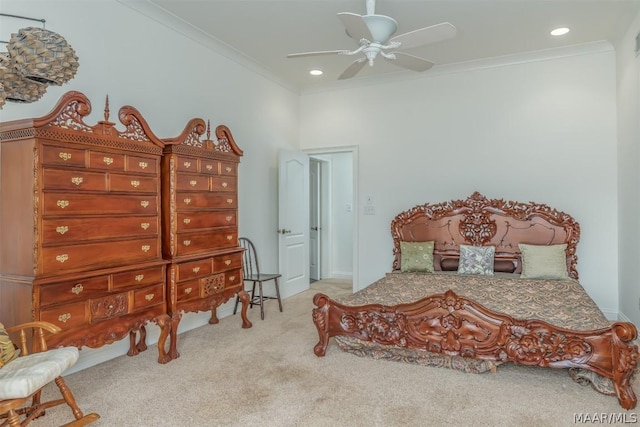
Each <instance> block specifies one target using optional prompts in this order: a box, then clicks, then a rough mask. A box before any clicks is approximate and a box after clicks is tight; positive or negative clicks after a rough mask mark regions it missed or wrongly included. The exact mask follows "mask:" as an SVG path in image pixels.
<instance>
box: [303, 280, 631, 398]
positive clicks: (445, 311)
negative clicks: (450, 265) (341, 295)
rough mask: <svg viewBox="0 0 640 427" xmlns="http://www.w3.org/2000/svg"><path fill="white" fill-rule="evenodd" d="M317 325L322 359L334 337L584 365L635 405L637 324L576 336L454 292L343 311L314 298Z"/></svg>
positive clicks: (509, 359)
mask: <svg viewBox="0 0 640 427" xmlns="http://www.w3.org/2000/svg"><path fill="white" fill-rule="evenodd" d="M313 302H314V304H315V305H316V306H317V307H316V308H314V309H313V322H314V323H315V325H316V328H317V329H318V335H319V338H320V339H319V342H318V344H316V346H315V347H314V352H315V354H316V355H317V356H324V355H325V352H326V349H327V345H328V342H329V338H331V337H333V336H336V335H345V336H350V337H355V338H358V339H360V340H364V341H373V342H376V343H379V344H383V345H395V346H398V347H403V348H410V349H422V350H426V351H429V352H433V353H445V354H449V355H458V356H463V357H470V358H476V359H486V360H495V361H500V362H513V363H517V364H521V365H534V366H541V367H551V368H583V369H588V370H590V371H593V372H596V373H598V374H600V375H602V376H604V377H607V378H610V379H611V380H612V381H613V383H614V385H615V389H616V394H617V396H618V401H619V402H620V405H621V406H622V407H623V408H625V409H633V408H635V406H636V402H637V399H636V396H635V394H634V392H633V389H632V388H631V384H630V382H631V376H632V375H633V373H634V372H635V369H636V365H637V364H638V347H637V346H636V345H633V344H632V341H633V340H635V339H636V337H637V330H636V327H635V326H634V325H633V324H631V323H627V322H618V323H614V324H613V325H611V327H609V328H604V329H598V330H592V331H572V330H568V329H562V328H557V327H555V326H553V325H550V324H548V323H546V322H543V321H539V320H520V319H514V318H513V317H511V316H508V315H505V314H500V313H496V312H493V311H491V310H488V309H487V308H485V307H483V306H482V305H480V304H478V303H477V302H475V301H473V300H470V299H468V298H464V297H461V296H458V295H456V294H455V293H454V292H453V291H447V292H446V293H444V294H438V295H432V296H429V297H426V298H423V299H421V300H419V301H416V302H413V303H408V304H399V305H395V306H384V305H380V304H369V305H361V306H346V305H342V304H340V303H337V302H335V301H333V300H331V299H330V298H329V297H327V296H326V295H324V294H320V293H319V294H316V295H315V296H314V298H313Z"/></svg>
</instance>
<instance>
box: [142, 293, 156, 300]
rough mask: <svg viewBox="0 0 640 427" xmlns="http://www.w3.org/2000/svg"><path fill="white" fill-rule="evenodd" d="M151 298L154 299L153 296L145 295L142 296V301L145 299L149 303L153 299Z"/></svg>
mask: <svg viewBox="0 0 640 427" xmlns="http://www.w3.org/2000/svg"><path fill="white" fill-rule="evenodd" d="M153 297H154V294H146V295H145V296H144V299H146V300H147V301H151V300H152V299H153Z"/></svg>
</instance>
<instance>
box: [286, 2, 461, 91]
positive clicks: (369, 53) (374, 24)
mask: <svg viewBox="0 0 640 427" xmlns="http://www.w3.org/2000/svg"><path fill="white" fill-rule="evenodd" d="M366 2H367V3H366V5H367V14H366V15H358V14H355V13H350V12H342V13H338V18H339V19H340V21H342V24H343V25H344V27H345V30H346V32H347V35H348V36H349V37H351V38H352V39H354V40H355V41H356V42H357V43H358V46H359V47H358V48H357V49H355V50H327V51H320V52H302V53H291V54H289V55H287V58H299V57H302V56H313V55H335V54H337V55H356V54H358V53H360V52H362V53H363V54H364V57H361V58H358V59H356V60H355V61H353V62H352V63H351V65H349V67H347V69H346V70H344V72H343V73H342V74H341V75H340V77H338V80H344V79H349V78H351V77H353V76H355V75H356V74H358V72H359V71H360V70H361V69H362V68H363V67H364V65H365V64H366V63H367V62H368V63H369V65H370V66H373V63H374V60H375V58H376V57H377V56H378V54H380V56H382V57H383V58H384V59H386V60H387V61H390V62H392V63H394V64H396V65H398V66H400V67H403V68H406V69H408V70H413V71H426V70H428V69H429V68H431V67H433V65H434V64H433V62H430V61H427V60H426V59H423V58H420V57H417V56H414V55H410V54H408V53H405V52H401V51H398V50H396V49H410V48H412V47H417V46H422V45H425V44H430V43H436V42H439V41H442V40H446V39H450V38H453V37H455V35H456V27H454V26H453V25H452V24H450V23H449V22H442V23H440V24H437V25H432V26H430V27H424V28H420V29H417V30H414V31H410V32H408V33H404V34H400V35H397V36H395V37H393V38H391V36H392V35H393V34H394V33H395V32H396V30H397V28H398V23H397V22H396V20H395V19H393V18H391V17H389V16H385V15H376V14H375V7H376V1H375V0H366ZM388 51H390V52H388Z"/></svg>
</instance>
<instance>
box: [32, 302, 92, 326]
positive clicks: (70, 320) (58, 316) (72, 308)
mask: <svg viewBox="0 0 640 427" xmlns="http://www.w3.org/2000/svg"><path fill="white" fill-rule="evenodd" d="M86 307H87V304H86V302H85V301H81V302H76V303H71V304H65V305H61V306H57V307H52V308H48V309H44V310H40V320H42V321H45V322H50V323H53V324H54V325H56V326H59V327H60V328H62V329H63V330H64V329H70V328H73V327H75V326H82V325H85V324H87V323H88V319H87V313H86Z"/></svg>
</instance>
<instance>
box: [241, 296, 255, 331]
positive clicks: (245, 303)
mask: <svg viewBox="0 0 640 427" xmlns="http://www.w3.org/2000/svg"><path fill="white" fill-rule="evenodd" d="M237 298H239V299H240V301H242V309H241V310H240V317H241V318H242V327H243V328H244V329H249V328H250V327H252V326H253V325H252V324H251V322H250V321H249V318H247V308H249V294H248V293H246V292H245V291H244V289H243V290H241V291H240V292H238V297H237Z"/></svg>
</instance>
